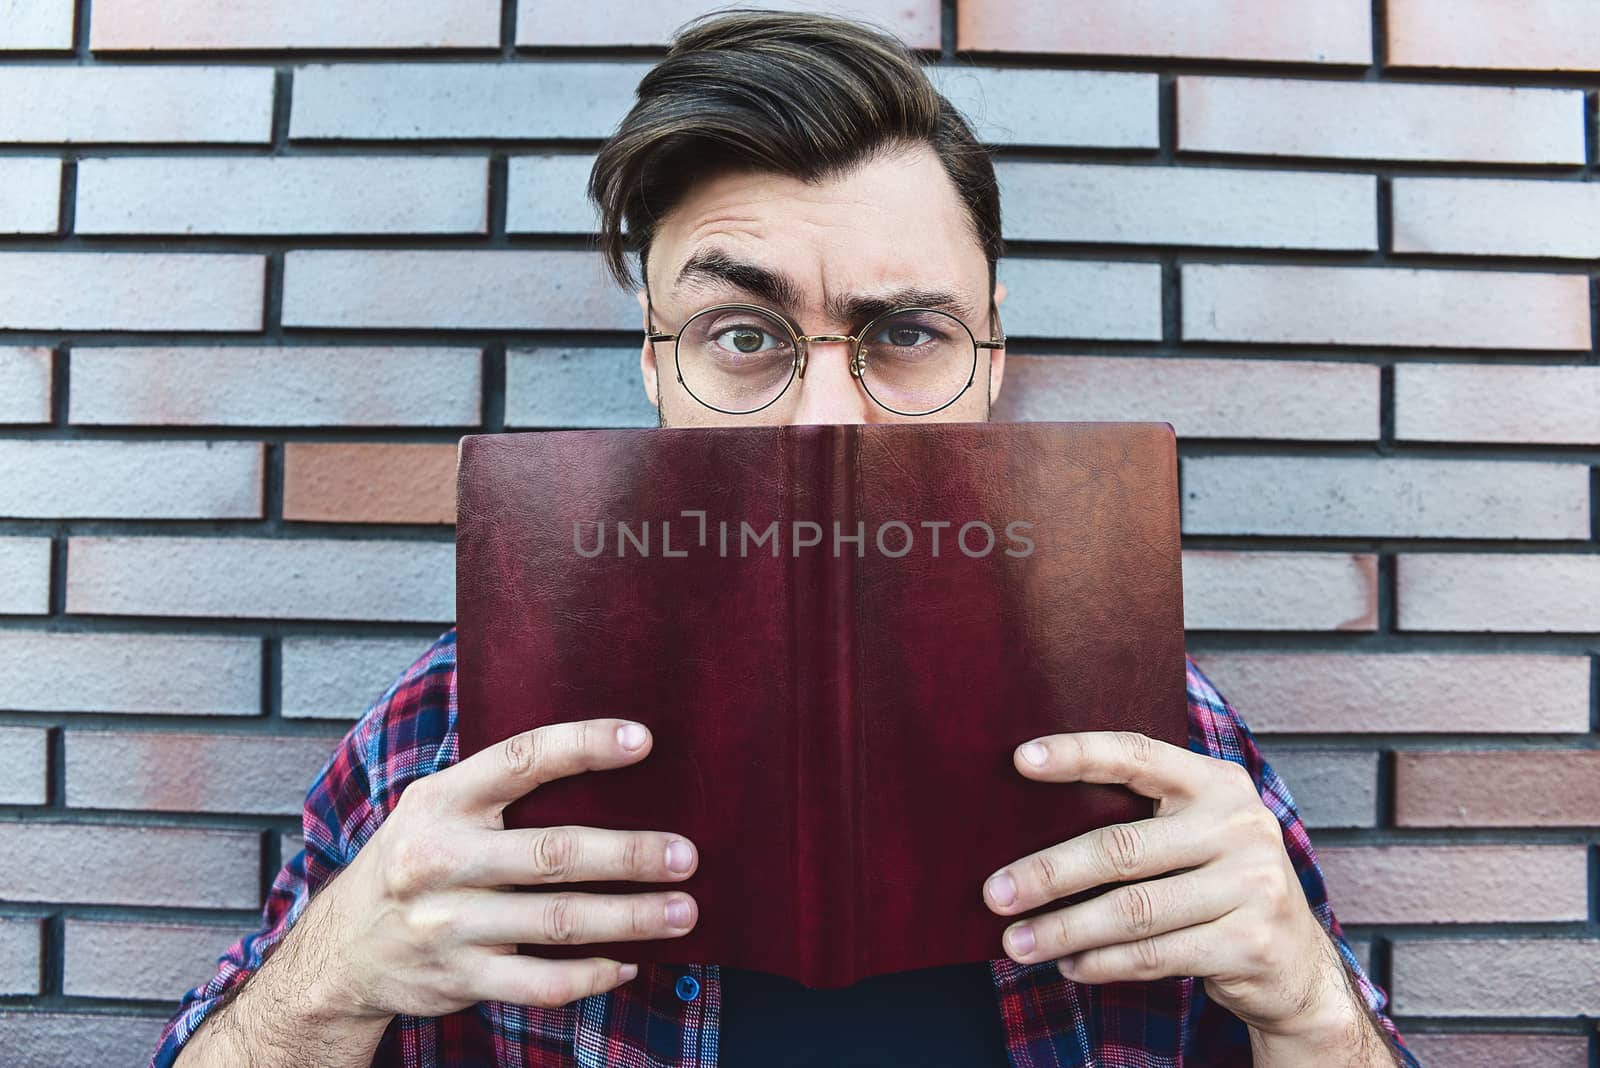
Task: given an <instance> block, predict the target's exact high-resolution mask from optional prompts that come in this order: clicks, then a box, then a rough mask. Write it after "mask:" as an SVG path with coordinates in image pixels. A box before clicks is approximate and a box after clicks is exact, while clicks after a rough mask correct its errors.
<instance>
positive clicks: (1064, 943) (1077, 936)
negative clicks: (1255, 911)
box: [1001, 865, 1240, 964]
mask: <svg viewBox="0 0 1600 1068" xmlns="http://www.w3.org/2000/svg"><path fill="white" fill-rule="evenodd" d="M1239 902H1240V889H1239V886H1238V881H1237V880H1236V879H1230V878H1229V877H1228V876H1227V874H1226V873H1224V872H1223V871H1222V870H1221V869H1220V868H1219V867H1218V866H1217V865H1207V866H1206V867H1203V868H1199V869H1197V870H1195V871H1191V872H1184V873H1183V874H1182V875H1173V876H1168V877H1167V878H1164V879H1152V880H1149V881H1146V882H1138V883H1133V884H1131V885H1129V886H1119V887H1117V888H1116V889H1114V890H1108V891H1106V892H1105V893H1104V894H1101V895H1100V896H1099V897H1095V898H1091V899H1090V900H1088V901H1083V902H1079V903H1078V904H1076V905H1068V906H1067V907H1066V908H1061V909H1056V910H1055V911H1053V912H1046V913H1041V914H1040V915H1038V916H1031V917H1029V918H1028V919H1026V920H1022V921H1019V922H1018V923H1015V924H1012V925H1011V926H1010V927H1008V928H1006V931H1005V935H1004V936H1003V937H1002V939H1001V944H1002V945H1004V946H1005V949H1006V952H1007V954H1009V955H1010V956H1011V958H1012V959H1013V960H1016V961H1018V962H1019V963H1022V964H1031V963H1034V962H1036V961H1042V960H1053V959H1055V958H1057V957H1065V956H1068V955H1069V954H1073V953H1078V952H1081V951H1083V950H1086V949H1098V948H1100V947H1101V946H1112V945H1119V944H1121V943H1123V942H1133V941H1137V940H1138V939H1141V938H1150V937H1153V936H1155V935H1158V934H1165V933H1166V932H1168V931H1177V930H1181V929H1183V928H1185V927H1192V926H1194V925H1195V924H1200V923H1209V922H1210V921H1212V920H1215V919H1218V918H1219V917H1221V916H1225V915H1227V914H1228V913H1229V912H1232V911H1233V910H1234V909H1235V908H1237V907H1238V905H1239Z"/></svg>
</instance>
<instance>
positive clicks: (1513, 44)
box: [1384, 0, 1600, 70]
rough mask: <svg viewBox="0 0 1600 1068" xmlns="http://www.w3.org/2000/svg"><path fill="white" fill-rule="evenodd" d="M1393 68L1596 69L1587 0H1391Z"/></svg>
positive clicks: (1594, 30)
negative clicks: (1521, 0) (1525, 1)
mask: <svg viewBox="0 0 1600 1068" xmlns="http://www.w3.org/2000/svg"><path fill="white" fill-rule="evenodd" d="M1384 12H1385V15H1386V16H1387V21H1386V24H1385V31H1384V38H1385V41H1386V43H1387V46H1388V56H1387V61H1388V64H1389V66H1391V67H1471V68H1482V69H1490V70H1600V19H1596V18H1595V10H1594V4H1593V3H1592V2H1591V0H1537V2H1536V3H1534V4H1530V5H1525V6H1524V5H1516V4H1507V3H1503V2H1501V0H1388V2H1387V3H1386V4H1385V6H1384Z"/></svg>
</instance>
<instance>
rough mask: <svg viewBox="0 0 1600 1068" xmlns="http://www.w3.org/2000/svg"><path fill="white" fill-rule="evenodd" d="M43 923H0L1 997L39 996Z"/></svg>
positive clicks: (20, 920) (9, 920)
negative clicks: (7, 995)
mask: <svg viewBox="0 0 1600 1068" xmlns="http://www.w3.org/2000/svg"><path fill="white" fill-rule="evenodd" d="M43 947H44V921H43V920H37V919H29V918H23V917H18V918H15V919H13V918H10V917H6V918H4V919H0V994H37V993H38V992H39V986H40V983H39V979H40V958H41V956H42V951H43Z"/></svg>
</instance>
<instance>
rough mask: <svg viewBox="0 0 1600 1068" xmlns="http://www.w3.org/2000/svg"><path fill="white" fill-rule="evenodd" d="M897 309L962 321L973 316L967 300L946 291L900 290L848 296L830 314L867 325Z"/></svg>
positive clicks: (835, 302)
mask: <svg viewBox="0 0 1600 1068" xmlns="http://www.w3.org/2000/svg"><path fill="white" fill-rule="evenodd" d="M896 308H933V309H935V310H936V311H945V312H949V313H951V314H952V315H954V316H955V317H956V318H958V319H961V320H968V319H971V318H972V315H973V311H972V307H971V305H969V304H968V303H967V302H966V301H965V300H964V299H962V298H961V297H960V296H958V295H956V294H955V293H951V292H948V291H946V290H942V289H900V290H896V291H895V292H893V293H884V294H879V295H873V296H867V295H865V294H861V295H849V294H847V295H844V296H841V297H839V298H836V299H834V300H831V301H829V311H830V313H832V314H833V316H834V317H835V318H837V319H842V320H845V321H846V322H852V323H865V322H866V321H867V320H869V319H876V318H877V317H878V316H880V315H883V314H885V313H887V312H891V311H894V310H895V309H896Z"/></svg>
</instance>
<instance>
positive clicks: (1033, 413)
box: [992, 354, 1380, 441]
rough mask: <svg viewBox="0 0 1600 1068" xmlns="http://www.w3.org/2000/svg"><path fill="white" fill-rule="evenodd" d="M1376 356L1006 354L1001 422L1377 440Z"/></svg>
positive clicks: (1184, 434)
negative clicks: (1125, 423) (1164, 426)
mask: <svg viewBox="0 0 1600 1068" xmlns="http://www.w3.org/2000/svg"><path fill="white" fill-rule="evenodd" d="M1379 373H1380V369H1379V367H1378V365H1377V364H1371V363H1334V362H1324V361H1313V360H1231V359H1210V358H1197V357H1192V356H1188V357H1184V358H1182V359H1170V358H1166V357H1143V356H1080V355H1076V354H1073V355H1061V356H1015V355H1007V356H1006V374H1005V381H1004V383H1003V385H1002V387H1001V390H1000V398H999V400H998V401H997V402H996V404H995V408H994V412H993V414H992V418H994V419H996V420H1026V419H1066V420H1087V421H1091V422H1092V421H1099V420H1109V421H1115V420H1126V419H1133V420H1154V421H1159V422H1168V423H1171V424H1172V426H1173V429H1174V430H1175V431H1176V432H1177V434H1178V437H1180V438H1279V439H1285V440H1294V441H1374V440H1376V439H1377V437H1378V385H1379Z"/></svg>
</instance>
